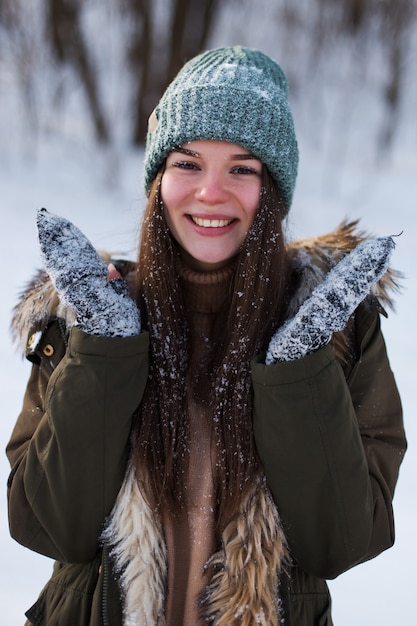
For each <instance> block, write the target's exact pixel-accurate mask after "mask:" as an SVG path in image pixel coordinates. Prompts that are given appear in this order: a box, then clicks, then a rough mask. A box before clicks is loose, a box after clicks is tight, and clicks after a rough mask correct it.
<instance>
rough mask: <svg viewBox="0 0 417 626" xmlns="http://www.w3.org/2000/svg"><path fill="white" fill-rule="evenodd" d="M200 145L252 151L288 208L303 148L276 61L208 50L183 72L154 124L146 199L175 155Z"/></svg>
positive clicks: (246, 52)
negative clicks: (221, 143)
mask: <svg viewBox="0 0 417 626" xmlns="http://www.w3.org/2000/svg"><path fill="white" fill-rule="evenodd" d="M198 139H214V140H223V141H229V142H230V143H236V144H239V145H240V146H242V147H243V148H246V150H248V151H249V152H251V153H252V154H253V155H254V156H255V157H256V158H258V159H259V160H260V161H262V162H263V163H264V164H265V165H266V166H267V167H268V169H269V172H270V173H271V175H272V177H273V178H274V180H275V182H276V183H277V185H278V188H279V189H280V191H281V194H282V198H283V201H284V204H285V207H286V209H287V210H288V209H289V208H290V205H291V201H292V196H293V192H294V186H295V180H296V177H297V166H298V147H297V140H296V137H295V131H294V123H293V118H292V115H291V111H290V107H289V103H288V85H287V79H286V77H285V74H284V72H283V71H282V69H281V68H280V67H279V65H277V63H276V62H275V61H273V60H272V59H271V58H270V57H268V56H267V55H265V54H264V53H262V52H260V51H258V50H251V49H248V48H242V47H241V46H236V47H228V48H217V49H214V50H209V51H207V52H204V53H203V54H200V55H198V56H196V57H195V58H193V59H191V60H190V61H188V63H186V64H185V65H184V67H183V68H182V69H181V70H180V72H179V74H178V75H177V76H176V78H174V80H173V81H172V83H171V84H170V85H169V86H168V88H167V90H166V91H165V93H164V95H163V96H162V98H161V100H160V102H159V104H158V106H157V107H156V109H155V111H154V112H153V113H152V115H151V117H150V118H149V128H148V135H147V142H146V150H145V158H144V178H145V188H146V191H147V192H148V191H149V187H150V185H151V183H152V181H153V179H154V178H155V176H156V174H157V172H158V170H159V169H160V167H161V165H162V164H163V162H164V160H165V159H166V157H167V156H168V154H169V153H170V152H171V150H173V148H175V147H177V146H180V145H181V144H184V143H186V142H188V141H195V140H198Z"/></svg>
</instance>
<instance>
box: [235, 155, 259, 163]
mask: <svg viewBox="0 0 417 626" xmlns="http://www.w3.org/2000/svg"><path fill="white" fill-rule="evenodd" d="M234 159H236V160H238V161H240V160H242V161H245V160H249V159H254V160H255V161H259V159H258V157H256V156H254V155H253V154H232V156H231V157H230V160H234Z"/></svg>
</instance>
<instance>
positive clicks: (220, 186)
mask: <svg viewBox="0 0 417 626" xmlns="http://www.w3.org/2000/svg"><path fill="white" fill-rule="evenodd" d="M228 198H229V192H228V190H227V188H226V185H225V181H224V179H223V177H222V176H221V175H220V174H218V173H216V172H207V173H206V174H205V175H204V177H203V178H202V180H201V181H200V185H199V186H198V189H197V190H196V199H197V200H199V201H200V202H204V203H206V204H220V203H222V202H226V201H227V200H228Z"/></svg>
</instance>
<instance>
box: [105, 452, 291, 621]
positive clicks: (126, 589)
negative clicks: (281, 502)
mask: <svg viewBox="0 0 417 626" xmlns="http://www.w3.org/2000/svg"><path fill="white" fill-rule="evenodd" d="M102 540H103V542H104V543H105V544H106V545H108V546H109V547H110V558H111V560H112V563H113V567H114V571H115V573H116V575H117V577H118V582H119V588H120V592H121V596H122V604H123V625H124V626H166V620H165V617H164V609H165V601H166V581H167V569H168V565H167V549H166V546H165V542H164V535H163V530H162V526H161V523H160V521H159V520H158V517H157V516H156V515H155V514H154V512H153V511H152V510H151V509H150V507H149V505H148V504H147V503H146V501H145V499H144V498H143V496H142V494H141V491H140V489H139V487H138V483H137V479H136V473H135V470H134V463H133V462H131V463H130V464H129V467H128V469H127V471H126V476H125V480H124V482H123V485H122V487H121V489H120V492H119V495H118V497H117V500H116V503H115V505H114V508H113V511H112V513H111V515H110V517H109V519H108V521H107V523H106V526H105V529H104V532H103V535H102ZM288 563H289V556H288V548H287V544H286V540H285V536H284V531H283V529H282V526H281V521H280V518H279V515H278V511H277V508H276V506H275V504H274V502H273V499H272V496H271V494H270V492H269V489H268V487H267V485H266V480H265V478H264V477H262V478H260V479H259V481H258V482H255V483H254V485H253V488H252V490H251V492H250V493H249V494H248V496H247V497H246V498H245V499H244V500H242V502H241V504H240V508H239V511H238V512H237V514H236V517H235V518H233V519H232V520H231V521H230V522H229V524H228V525H227V527H226V528H225V530H224V531H223V533H222V545H221V548H220V550H219V551H218V552H216V553H215V554H213V556H212V557H211V558H210V559H209V561H208V562H207V564H206V570H207V571H209V573H210V582H209V584H208V585H207V587H206V589H205V590H204V592H203V594H202V597H201V601H200V606H201V609H202V618H203V621H204V623H205V624H211V625H212V626H278V624H279V619H280V616H279V598H278V581H279V575H280V572H281V571H282V570H283V568H285V567H286V565H287V564H288Z"/></svg>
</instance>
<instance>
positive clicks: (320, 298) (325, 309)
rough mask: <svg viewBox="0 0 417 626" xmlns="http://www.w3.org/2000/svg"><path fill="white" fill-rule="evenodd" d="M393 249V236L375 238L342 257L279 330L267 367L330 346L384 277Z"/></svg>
mask: <svg viewBox="0 0 417 626" xmlns="http://www.w3.org/2000/svg"><path fill="white" fill-rule="evenodd" d="M394 246H395V244H394V241H393V239H392V237H376V238H372V239H368V240H366V241H364V242H363V243H361V244H360V245H359V246H357V248H355V249H354V250H352V251H351V252H350V253H349V254H347V255H346V256H345V257H343V259H342V260H341V261H340V262H339V263H338V264H337V265H336V266H335V267H334V268H333V269H332V270H331V271H330V272H329V273H328V274H327V276H326V278H325V280H324V281H323V282H322V283H321V284H320V285H318V287H316V288H315V289H314V291H313V293H312V294H311V296H310V297H309V298H307V300H306V301H305V302H304V303H303V304H302V305H301V307H300V309H299V310H298V312H297V313H296V315H295V316H294V317H293V318H291V319H289V320H287V321H286V322H285V323H284V324H283V326H281V328H279V329H278V330H277V331H276V333H275V334H274V336H273V337H272V339H271V341H270V344H269V347H268V350H267V354H266V360H265V362H266V364H267V365H270V364H271V363H277V362H282V361H293V360H295V359H300V358H302V357H303V356H306V355H307V354H310V353H312V352H314V351H316V350H318V349H319V348H321V347H323V346H325V345H326V344H327V343H329V341H330V339H331V337H332V335H333V333H334V332H336V331H340V330H343V329H344V328H345V326H346V324H347V322H348V320H349V317H350V316H351V315H352V313H353V312H354V311H355V309H356V308H357V306H358V305H359V304H360V303H361V302H362V300H363V299H364V298H365V297H366V296H367V295H368V293H369V292H370V290H371V288H372V286H373V285H374V283H376V282H377V281H378V280H379V279H380V278H381V277H382V276H383V275H384V273H385V272H386V270H387V268H388V262H389V259H390V256H391V253H392V250H393V249H394Z"/></svg>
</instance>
